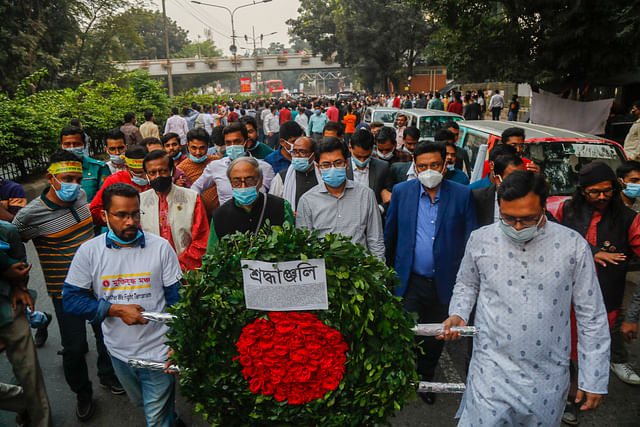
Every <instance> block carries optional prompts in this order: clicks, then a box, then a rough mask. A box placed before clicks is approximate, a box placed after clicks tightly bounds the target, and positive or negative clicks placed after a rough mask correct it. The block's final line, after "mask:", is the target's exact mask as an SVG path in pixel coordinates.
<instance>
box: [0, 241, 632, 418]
mask: <svg viewBox="0 0 640 427" xmlns="http://www.w3.org/2000/svg"><path fill="white" fill-rule="evenodd" d="M27 251H28V257H29V259H30V261H31V262H32V263H33V264H34V266H33V269H32V270H31V284H30V286H32V287H33V288H35V289H36V290H37V291H38V294H39V295H40V296H41V297H40V299H39V300H38V302H37V307H38V308H39V309H40V310H44V311H47V312H52V313H53V307H52V305H51V302H50V301H49V299H48V298H47V297H46V291H45V286H44V279H43V277H42V270H41V269H40V266H39V264H38V262H37V256H36V252H35V249H34V247H33V245H32V244H31V243H29V244H28V245H27ZM633 280H640V274H638V273H634V274H633ZM630 289H631V286H628V287H627V291H628V292H627V293H629V291H630ZM87 329H88V333H89V336H88V340H89V347H90V350H89V353H88V354H87V360H88V365H89V369H90V375H91V379H92V381H93V382H94V398H95V399H96V401H97V404H98V408H97V411H96V414H95V416H94V418H93V419H92V420H91V421H90V422H88V423H85V424H83V423H80V422H79V421H77V419H76V417H75V395H74V394H73V393H72V392H71V390H69V387H68V386H67V384H66V382H65V380H64V375H63V372H62V359H61V357H60V356H58V355H57V354H56V352H57V351H58V350H59V349H60V334H59V331H58V325H57V323H56V321H55V317H54V321H53V322H52V324H51V326H50V327H49V332H50V336H49V340H48V341H47V344H46V345H45V346H44V347H43V348H41V349H39V350H38V357H39V359H40V364H41V366H42V369H43V371H44V375H45V381H46V386H47V392H48V394H49V399H50V401H51V406H52V411H53V420H54V423H55V425H56V426H65V427H72V426H83V425H91V426H96V427H102V426H104V427H107V426H109V427H111V426H114V425H115V426H127V427H133V426H143V425H144V419H143V417H142V414H141V413H140V412H139V411H138V410H137V409H135V408H134V407H132V406H131V404H130V403H129V401H128V400H127V398H126V396H113V395H111V394H110V393H109V392H108V391H107V390H105V389H103V388H102V387H100V385H99V384H98V380H97V376H96V352H95V340H93V336H92V335H93V334H92V332H91V331H90V328H87ZM465 345H466V343H464V342H455V343H448V344H447V346H446V349H445V354H444V355H443V357H442V360H441V364H440V369H439V370H438V373H437V377H436V381H447V382H456V381H464V367H463V366H464V354H465ZM630 350H631V354H632V360H633V361H634V363H635V366H636V370H638V371H640V344H639V343H638V342H635V343H634V344H633V345H632V346H630ZM11 380H12V375H11V370H10V365H9V363H8V361H7V360H6V356H4V354H3V355H2V356H0V381H4V382H9V381H11ZM609 393H610V394H609V396H608V397H607V398H606V399H605V401H604V404H603V405H602V407H601V408H599V409H598V410H597V411H595V412H591V413H587V414H584V415H582V416H581V418H580V420H581V423H580V425H581V426H594V427H595V426H620V427H624V426H629V427H631V426H634V427H637V426H639V425H640V386H636V387H633V386H630V385H627V384H624V383H622V382H621V381H619V380H618V379H617V378H615V377H614V376H613V377H612V378H611V382H610V387H609ZM460 397H461V395H440V396H439V397H438V401H437V402H436V404H435V405H434V406H428V405H426V404H424V403H423V402H422V401H421V400H414V401H411V402H409V403H408V404H407V405H406V406H405V408H404V409H403V410H402V411H399V412H398V413H397V414H396V416H395V417H394V418H393V419H392V420H391V424H392V426H393V427H418V426H420V427H424V426H454V425H455V424H456V423H455V420H454V419H453V417H454V415H455V412H456V410H457V408H458V405H459V404H460ZM178 411H179V413H180V415H181V417H182V418H183V419H184V420H185V422H186V423H187V425H190V426H206V425H208V424H207V423H205V422H203V421H202V419H201V418H200V416H198V415H193V407H192V405H190V404H189V403H188V402H186V401H185V400H184V399H183V398H182V397H181V396H180V393H178ZM14 419H15V417H14V415H13V414H11V413H8V412H2V411H0V426H11V425H14Z"/></svg>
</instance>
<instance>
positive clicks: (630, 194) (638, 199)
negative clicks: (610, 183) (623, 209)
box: [616, 160, 640, 212]
mask: <svg viewBox="0 0 640 427" xmlns="http://www.w3.org/2000/svg"><path fill="white" fill-rule="evenodd" d="M616 175H617V176H618V181H620V184H621V185H622V194H621V196H622V201H623V202H624V204H625V205H627V207H628V208H631V209H633V210H634V211H636V212H640V162H637V161H635V160H629V161H627V162H625V163H624V164H622V165H621V166H618V169H616Z"/></svg>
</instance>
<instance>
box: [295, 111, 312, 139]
mask: <svg viewBox="0 0 640 427" xmlns="http://www.w3.org/2000/svg"><path fill="white" fill-rule="evenodd" d="M295 121H296V123H297V124H299V125H300V127H301V128H302V130H304V134H305V135H306V134H307V128H308V127H309V118H308V117H307V115H306V114H305V113H304V105H302V104H300V105H298V115H297V116H296V118H295Z"/></svg>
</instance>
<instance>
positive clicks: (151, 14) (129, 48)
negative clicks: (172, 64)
mask: <svg viewBox="0 0 640 427" xmlns="http://www.w3.org/2000/svg"><path fill="white" fill-rule="evenodd" d="M126 14H127V15H128V16H129V17H130V18H131V19H132V20H133V21H134V22H135V31H136V32H137V34H138V35H139V36H140V39H141V40H125V41H124V42H123V44H124V49H125V50H126V52H127V55H128V57H129V58H130V59H158V58H165V57H166V53H165V43H164V29H163V28H164V27H163V17H162V13H161V12H159V11H151V10H146V9H138V8H136V9H131V10H129V11H127V12H126ZM168 29H169V54H170V55H171V56H174V55H175V54H176V53H178V52H179V51H180V50H181V49H182V48H184V47H185V46H186V45H187V44H189V40H188V38H187V31H186V30H184V29H183V28H182V27H180V26H179V25H178V24H177V23H176V21H174V20H172V19H171V18H168Z"/></svg>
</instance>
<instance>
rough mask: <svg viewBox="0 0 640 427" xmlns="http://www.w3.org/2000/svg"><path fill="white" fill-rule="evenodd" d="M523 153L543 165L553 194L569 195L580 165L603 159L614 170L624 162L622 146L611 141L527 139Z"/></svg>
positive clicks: (543, 170)
mask: <svg viewBox="0 0 640 427" xmlns="http://www.w3.org/2000/svg"><path fill="white" fill-rule="evenodd" d="M523 157H526V158H528V159H531V160H533V161H534V162H536V163H537V164H538V165H540V167H541V169H542V173H543V174H544V175H545V176H546V177H547V180H548V181H549V184H550V185H551V195H552V196H569V195H571V194H572V193H573V192H574V190H575V188H576V185H577V183H578V174H579V173H580V169H582V167H583V166H584V165H586V164H587V163H590V162H592V161H598V162H603V163H606V164H607V165H609V166H610V167H611V169H613V170H614V171H615V170H616V169H617V168H618V166H620V165H621V164H622V163H623V162H624V155H623V154H622V152H621V150H620V149H619V148H618V147H616V146H615V145H613V144H597V143H581V142H572V141H562V142H530V143H527V144H526V145H525V149H524V153H523Z"/></svg>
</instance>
